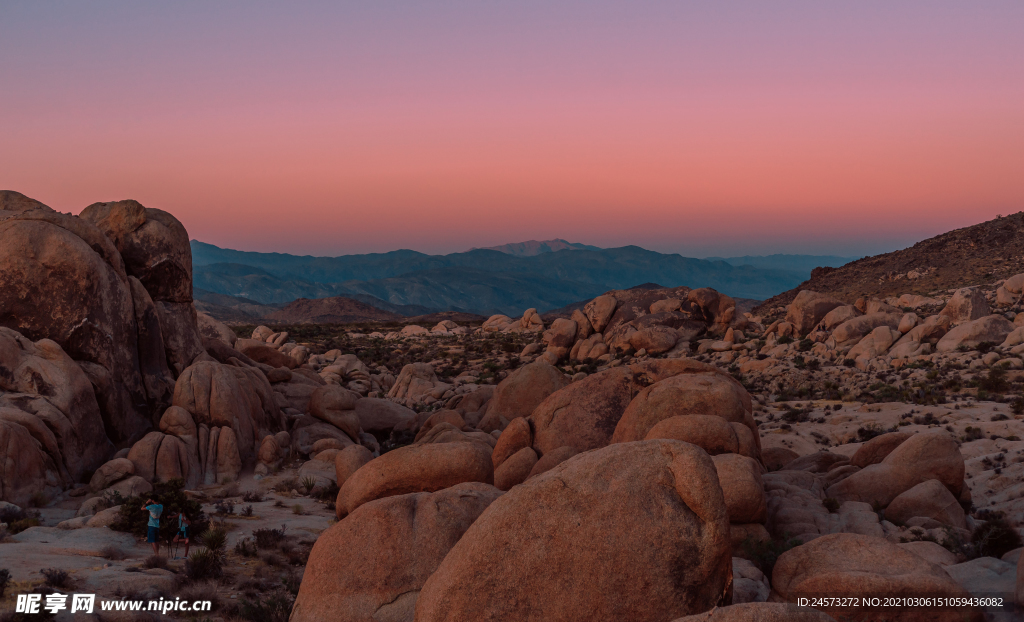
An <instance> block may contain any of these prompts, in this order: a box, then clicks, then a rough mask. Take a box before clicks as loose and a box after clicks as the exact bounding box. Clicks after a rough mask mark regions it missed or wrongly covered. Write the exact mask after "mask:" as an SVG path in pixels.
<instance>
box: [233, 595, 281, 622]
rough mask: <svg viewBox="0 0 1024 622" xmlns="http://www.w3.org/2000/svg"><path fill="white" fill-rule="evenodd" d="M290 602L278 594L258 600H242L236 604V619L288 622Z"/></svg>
mask: <svg viewBox="0 0 1024 622" xmlns="http://www.w3.org/2000/svg"><path fill="white" fill-rule="evenodd" d="M292 602H293V601H292V599H291V598H289V597H288V596H286V595H284V594H279V593H278V594H274V595H272V596H270V597H267V598H262V599H259V600H249V599H247V598H243V599H242V600H241V602H240V603H239V604H238V617H240V618H242V619H243V620H249V621H251V622H288V616H290V615H291V612H292Z"/></svg>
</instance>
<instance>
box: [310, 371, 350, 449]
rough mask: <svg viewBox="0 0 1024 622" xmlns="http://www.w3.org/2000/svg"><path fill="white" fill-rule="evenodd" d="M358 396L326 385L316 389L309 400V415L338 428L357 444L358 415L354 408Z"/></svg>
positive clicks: (334, 386) (331, 385) (346, 390)
mask: <svg viewBox="0 0 1024 622" xmlns="http://www.w3.org/2000/svg"><path fill="white" fill-rule="evenodd" d="M358 400H359V394H358V393H354V392H352V391H349V390H348V389H343V388H341V387H339V386H337V385H333V384H328V385H324V386H322V387H319V388H317V389H316V390H315V391H313V395H312V396H311V397H310V398H309V414H311V415H313V416H314V417H316V418H317V419H320V420H321V421H326V422H327V423H329V424H331V425H333V426H334V427H336V428H338V429H339V430H341V431H342V432H344V433H345V434H347V435H348V437H349V438H351V439H352V440H353V441H354V442H356V443H358V442H359V415H357V414H356V411H355V408H356V404H357V402H358Z"/></svg>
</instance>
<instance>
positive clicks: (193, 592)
mask: <svg viewBox="0 0 1024 622" xmlns="http://www.w3.org/2000/svg"><path fill="white" fill-rule="evenodd" d="M177 595H178V596H180V597H181V599H182V600H187V601H191V602H195V601H197V600H208V601H210V610H211V611H217V609H218V608H219V607H220V600H219V599H218V597H217V584H216V583H215V582H213V581H201V582H198V583H193V584H191V585H186V586H185V587H183V588H182V589H181V591H180V592H178V594H177Z"/></svg>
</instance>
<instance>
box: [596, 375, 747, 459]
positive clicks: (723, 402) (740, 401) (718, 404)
mask: <svg viewBox="0 0 1024 622" xmlns="http://www.w3.org/2000/svg"><path fill="white" fill-rule="evenodd" d="M689 415H705V416H712V417H719V418H720V419H723V420H724V421H726V422H735V423H739V424H742V425H745V426H747V427H748V428H749V429H750V431H751V432H752V433H753V434H754V435H755V436H756V435H757V424H756V423H755V422H754V417H753V414H752V412H751V402H750V395H749V394H748V393H747V391H746V390H745V389H744V388H743V386H742V385H741V384H740V383H738V382H736V380H735V379H734V378H732V377H731V376H729V375H728V374H725V373H723V372H720V371H718V370H717V369H712V370H706V371H696V370H695V371H694V372H693V373H681V374H677V375H674V376H672V377H670V378H666V379H665V380H661V381H660V382H656V383H654V384H652V385H651V386H649V387H647V388H645V389H643V390H642V391H640V393H638V394H637V396H636V397H635V398H633V400H632V401H631V402H630V403H629V406H628V407H626V409H625V411H624V412H623V414H622V418H621V419H620V420H619V422H618V424H617V425H616V427H615V432H614V434H613V435H612V439H611V442H613V443H628V442H630V441H638V440H643V438H644V437H646V436H647V433H648V432H650V431H651V429H652V428H653V427H654V426H655V425H657V424H658V423H659V422H661V421H663V420H665V419H669V418H671V417H679V416H689Z"/></svg>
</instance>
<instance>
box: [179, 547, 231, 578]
mask: <svg viewBox="0 0 1024 622" xmlns="http://www.w3.org/2000/svg"><path fill="white" fill-rule="evenodd" d="M221 566H222V564H221V559H220V557H219V556H218V555H217V554H216V553H214V552H213V551H211V550H210V549H207V548H202V549H198V550H195V551H192V554H191V555H189V556H188V560H186V561H185V576H186V577H187V578H188V580H189V581H191V582H193V583H195V582H197V581H206V580H208V579H216V578H218V577H220V576H221V572H222V568H221Z"/></svg>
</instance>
